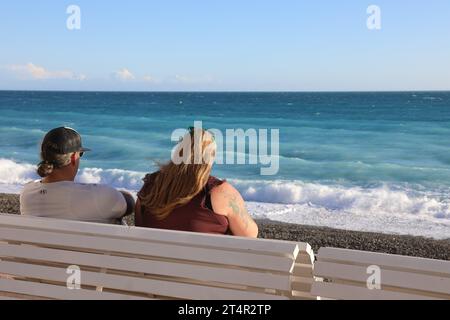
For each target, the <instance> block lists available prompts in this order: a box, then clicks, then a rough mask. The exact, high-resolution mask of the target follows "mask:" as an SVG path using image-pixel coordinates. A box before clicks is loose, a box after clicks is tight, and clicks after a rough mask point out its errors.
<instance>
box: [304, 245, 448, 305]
mask: <svg viewBox="0 0 450 320" xmlns="http://www.w3.org/2000/svg"><path fill="white" fill-rule="evenodd" d="M314 275H315V276H316V277H320V278H323V282H315V283H314V284H313V286H312V291H311V292H312V294H313V295H317V296H320V297H322V298H330V299H350V300H355V299H370V300H378V299H379V300H403V299H406V300H415V299H450V261H441V260H433V259H423V258H416V257H406V256H399V255H390V254H382V253H373V252H366V251H356V250H347V249H336V248H321V249H320V250H319V252H318V255H317V261H316V263H315V265H314ZM378 281H379V283H378ZM377 284H379V285H380V286H377Z"/></svg>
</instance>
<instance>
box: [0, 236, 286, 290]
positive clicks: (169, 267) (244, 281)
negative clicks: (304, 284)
mask: <svg viewBox="0 0 450 320" xmlns="http://www.w3.org/2000/svg"><path fill="white" fill-rule="evenodd" d="M1 256H4V257H15V258H23V259H25V258H26V259H31V260H39V261H49V262H56V263H65V264H67V265H68V266H69V265H72V264H76V265H80V266H92V267H98V268H105V269H114V270H124V271H129V272H139V273H147V274H157V275H163V276H173V277H179V278H190V279H196V280H202V281H215V282H223V283H230V284H239V285H247V286H254V287H262V288H267V289H278V290H289V288H290V281H289V275H288V274H285V275H279V274H271V273H268V272H257V271H248V270H236V269H230V268H224V267H220V266H214V265H211V266H204V265H195V264H188V263H186V262H182V261H180V262H164V261H152V260H144V259H137V258H126V257H116V256H107V255H104V254H93V253H83V252H76V251H67V250H58V249H48V248H39V247H34V246H27V245H21V246H17V245H8V244H0V257H1Z"/></svg>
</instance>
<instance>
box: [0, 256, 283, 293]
mask: <svg viewBox="0 0 450 320" xmlns="http://www.w3.org/2000/svg"><path fill="white" fill-rule="evenodd" d="M0 272H2V273H7V274H11V275H15V276H23V277H29V278H36V279H43V280H47V281H57V282H62V283H65V282H66V279H67V277H68V275H67V274H66V269H64V268H55V267H48V266H38V265H30V264H25V263H16V262H6V261H0ZM81 284H82V285H90V286H102V287H103V288H104V289H105V288H109V289H116V290H124V291H130V292H136V293H144V294H154V295H158V296H165V297H173V298H181V299H200V300H204V299H210V300H215V299H237V300H241V299H244V300H262V299H270V300H273V299H276V300H279V299H287V297H283V296H276V295H271V294H264V293H257V292H251V291H243V290H233V289H225V288H218V287H208V286H206V285H194V284H186V283H174V282H170V281H162V280H151V279H142V278H134V277H129V276H122V275H115V274H105V273H100V272H91V271H83V270H82V271H81ZM62 288H63V289H64V290H66V291H75V292H77V291H79V290H68V289H67V288H65V287H62ZM1 289H2V287H1V285H0V290H1ZM93 292H95V291H93ZM46 293H47V292H46Z"/></svg>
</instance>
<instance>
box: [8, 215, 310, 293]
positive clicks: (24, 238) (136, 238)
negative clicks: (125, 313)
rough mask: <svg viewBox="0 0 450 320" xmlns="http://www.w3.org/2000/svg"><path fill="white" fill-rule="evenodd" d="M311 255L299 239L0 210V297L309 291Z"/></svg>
mask: <svg viewBox="0 0 450 320" xmlns="http://www.w3.org/2000/svg"><path fill="white" fill-rule="evenodd" d="M313 259H314V258H313V252H312V250H311V248H310V246H309V245H308V244H305V243H296V242H288V241H276V240H263V239H247V238H240V237H230V236H215V235H206V234H199V233H189V232H177V231H166V230H156V229H143V228H136V227H124V226H115V225H102V224H95V223H85V222H75V221H65V220H54V219H47V218H35V217H23V216H12V215H1V214H0V297H1V296H3V298H4V299H12V298H51V299H138V298H142V299H152V298H153V299H208V300H210V299H244V300H259V299H314V298H315V297H314V296H311V294H310V292H311V284H312V282H313V281H312V278H313V275H312V269H313V261H314V260H313ZM73 265H75V266H78V267H79V268H80V269H81V279H80V280H81V289H79V290H69V289H67V284H66V283H67V280H68V277H69V276H70V274H68V273H67V271H68V270H67V268H68V267H70V266H73ZM1 274H3V276H1ZM5 275H6V276H5Z"/></svg>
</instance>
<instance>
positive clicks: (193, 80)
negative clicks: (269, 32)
mask: <svg viewBox="0 0 450 320" xmlns="http://www.w3.org/2000/svg"><path fill="white" fill-rule="evenodd" d="M175 82H176V83H181V84H207V83H212V82H214V79H213V78H212V77H210V76H203V77H189V76H185V75H178V74H177V75H176V76H175Z"/></svg>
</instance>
